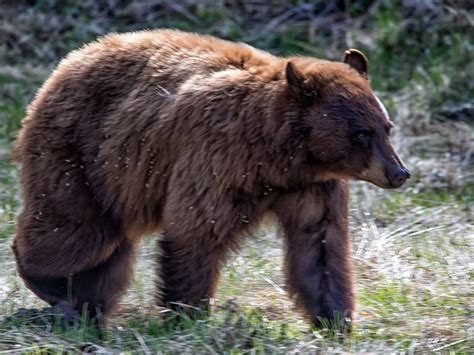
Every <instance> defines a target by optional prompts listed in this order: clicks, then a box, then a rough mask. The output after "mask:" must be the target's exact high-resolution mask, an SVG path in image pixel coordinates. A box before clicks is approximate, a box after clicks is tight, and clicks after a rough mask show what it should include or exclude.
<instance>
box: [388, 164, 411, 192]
mask: <svg viewBox="0 0 474 355" xmlns="http://www.w3.org/2000/svg"><path fill="white" fill-rule="evenodd" d="M410 176H411V174H410V172H409V171H408V169H407V168H405V167H401V166H396V167H395V168H393V169H391V171H390V172H389V173H388V174H387V177H388V181H389V182H390V185H391V186H392V187H393V188H395V189H396V188H398V187H400V186H402V185H403V184H404V183H405V182H406V181H407V180H408V179H409V178H410Z"/></svg>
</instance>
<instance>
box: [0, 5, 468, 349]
mask: <svg viewBox="0 0 474 355" xmlns="http://www.w3.org/2000/svg"><path fill="white" fill-rule="evenodd" d="M272 3H273V4H271V5H269V4H268V3H267V2H266V1H258V0H257V1H237V0H236V1H225V2H224V1H210V0H204V1H192V0H187V1H171V0H168V1H165V0H163V1H160V0H157V1H151V0H143V1H131V0H112V1H93V0H84V1H75V0H66V1H59V0H43V1H29V0H21V1H16V2H1V3H0V351H2V350H3V351H7V352H21V353H43V352H44V353H50V352H51V353H52V352H77V351H97V352H100V351H102V352H109V351H118V350H121V351H129V352H144V353H147V352H151V351H161V352H163V353H168V352H169V353H175V352H181V351H189V352H205V353H213V352H218V353H221V352H223V353H240V352H254V353H255V352H286V351H319V350H322V351H324V352H340V351H349V352H351V351H353V352H359V351H361V352H362V351H380V352H389V351H390V352H393V351H404V352H415V351H417V352H419V351H440V352H459V353H469V352H471V351H472V348H473V347H474V340H473V334H474V322H473V320H472V319H473V314H472V313H473V304H474V289H473V286H472V285H473V284H474V282H473V281H474V280H473V278H474V270H473V269H472V255H473V245H474V244H473V241H474V240H473V237H474V217H473V216H474V164H473V160H474V153H473V152H474V143H473V142H474V103H473V101H472V99H473V97H474V78H473V73H474V61H473V58H474V46H473V42H472V38H474V31H473V26H472V24H473V23H474V13H473V10H474V7H473V6H472V4H471V5H470V2H469V1H464V2H462V1H438V2H431V1H403V2H402V1H383V0H380V1H370V0H359V1H334V2H326V1H303V0H292V1H287V2H283V1H282V2H278V1H277V2H272ZM156 27H173V28H180V29H184V30H193V31H198V32H204V33H210V34H213V35H217V36H219V37H222V38H227V39H231V40H238V41H243V42H246V43H249V44H251V45H254V46H257V47H259V48H262V49H266V50H269V51H271V52H273V53H275V54H279V55H289V54H301V55H310V56H317V57H321V58H329V59H332V60H338V59H339V58H340V57H341V56H342V53H343V51H344V49H346V48H348V47H357V48H360V49H362V50H363V51H364V52H365V53H366V54H367V55H368V57H369V60H370V66H371V75H372V76H371V80H372V84H373V87H374V88H375V90H376V91H377V92H378V94H379V95H380V96H381V98H382V99H383V101H384V102H386V103H387V106H388V108H389V111H390V113H391V115H392V118H393V121H394V122H395V123H396V128H397V129H396V132H395V134H394V137H393V140H394V142H395V145H397V146H398V148H399V150H400V151H401V154H402V156H403V157H404V160H405V162H406V164H407V166H409V167H410V169H411V170H412V171H413V173H414V174H413V175H414V176H413V178H412V179H411V180H410V183H409V184H408V186H407V187H406V188H403V189H401V190H397V191H382V190H380V189H378V188H376V187H373V186H371V185H369V184H366V183H354V184H353V186H352V187H353V189H352V191H353V193H352V201H351V206H352V207H351V233H352V236H353V239H354V254H355V260H356V267H357V272H358V282H357V284H358V316H357V319H356V323H355V325H354V330H353V332H352V335H350V336H349V335H347V334H344V332H342V333H341V332H339V331H338V330H337V329H329V330H322V331H317V330H314V329H310V327H309V326H308V324H307V323H306V322H305V321H304V320H303V319H302V318H301V317H300V314H299V313H298V312H297V311H296V310H295V309H294V308H293V303H292V302H291V300H289V299H288V298H287V296H286V293H285V291H284V288H285V286H284V278H283V275H282V273H281V271H280V268H281V265H282V258H283V251H282V245H281V240H279V239H278V238H276V237H275V230H273V229H268V228H267V229H262V230H261V231H260V232H259V233H258V235H255V236H253V238H249V241H248V243H247V244H246V246H245V247H244V248H243V250H242V251H241V252H240V253H239V254H237V255H235V257H234V259H233V261H232V262H231V263H229V264H228V265H227V266H226V268H225V272H224V274H223V277H222V280H221V284H220V288H219V293H218V296H217V299H216V306H215V310H214V312H213V313H212V315H210V316H209V317H207V318H203V319H201V320H197V321H192V320H190V319H186V318H184V319H183V318H182V317H181V318H180V320H179V321H178V320H177V319H176V318H175V315H173V314H166V315H165V314H164V311H163V310H160V309H157V308H156V307H154V305H153V294H154V282H153V280H152V279H150V276H149V275H150V273H149V270H150V268H153V267H154V265H153V259H154V254H155V253H156V250H155V242H154V240H153V238H151V239H150V240H147V241H146V242H145V243H144V246H143V248H142V251H141V254H140V257H139V262H138V265H137V271H136V273H135V278H134V281H133V285H132V287H131V289H130V290H129V291H128V292H127V294H126V295H125V297H124V300H123V303H122V305H121V309H120V310H119V312H118V314H117V317H116V318H115V319H114V320H113V321H112V323H111V324H110V325H109V327H108V328H107V329H106V330H103V331H98V330H97V329H95V328H93V327H90V326H89V325H88V324H87V319H83V320H82V321H81V322H80V323H79V324H77V325H76V326H74V327H72V328H70V327H69V328H68V327H64V326H63V325H61V322H60V321H59V319H56V317H55V316H52V315H48V313H47V312H45V311H39V310H38V309H40V308H43V307H45V306H46V305H45V304H43V303H42V302H41V301H39V300H38V299H37V298H35V297H34V296H33V295H32V294H31V293H30V292H29V291H28V290H26V289H25V287H24V286H23V284H22V282H21V281H20V280H19V278H18V277H17V276H16V272H15V267H14V261H13V256H12V254H11V251H10V249H9V244H10V238H11V236H12V235H13V233H14V231H15V225H14V221H15V216H16V215H17V214H18V212H19V210H20V208H21V198H20V195H19V185H18V177H17V168H16V167H15V166H14V165H13V164H12V163H11V162H10V151H11V145H12V142H13V141H14V137H15V135H16V133H17V131H18V128H19V126H20V122H21V119H22V118H23V117H24V115H25V110H26V105H27V104H28V102H30V101H31V99H32V97H33V95H34V93H35V91H36V90H37V88H38V87H39V86H40V85H41V83H42V82H43V81H44V80H45V78H46V77H47V76H48V74H49V73H50V72H51V70H52V69H53V68H54V66H55V65H56V64H57V63H58V61H59V60H60V58H61V57H62V56H63V55H64V54H66V53H67V52H68V51H69V50H71V49H73V48H77V47H79V46H80V45H81V44H82V43H84V42H87V41H90V40H94V38H96V36H98V35H101V34H104V33H107V32H110V31H127V30H137V29H142V28H156ZM165 318H166V319H167V321H166V322H165V321H164V319H165Z"/></svg>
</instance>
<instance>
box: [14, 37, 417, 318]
mask: <svg viewBox="0 0 474 355" xmlns="http://www.w3.org/2000/svg"><path fill="white" fill-rule="evenodd" d="M391 126H392V124H391V122H390V120H389V117H388V115H387V112H386V110H385V109H384V107H383V105H382V104H381V102H380V101H379V100H378V99H377V97H376V96H375V95H374V94H373V93H372V91H371V88H370V85H369V81H368V71H367V59H366V57H365V56H364V55H363V54H362V53H361V52H359V51H357V50H348V51H346V53H345V59H344V62H342V63H337V62H329V61H324V60H318V59H314V58H305V57H291V58H280V57H276V56H273V55H271V54H269V53H266V52H264V51H260V50H257V49H255V48H253V47H250V46H248V45H245V44H236V43H231V42H227V41H223V40H219V39H216V38H213V37H209V36H203V35H198V34H192V33H184V32H180V31H173V30H155V31H145V32H135V33H127V34H112V35H108V36H105V37H103V38H101V39H100V40H98V41H97V42H94V43H91V44H88V45H86V46H85V47H84V48H82V49H79V50H77V51H74V52H72V53H70V54H69V55H68V56H67V57H66V58H65V59H64V60H63V61H62V62H61V63H60V64H59V66H58V68H57V69H56V70H55V71H54V73H53V74H52V75H51V77H50V78H49V79H48V81H47V82H46V83H45V84H44V85H43V87H42V88H41V89H40V90H39V92H38V94H37V96H36V98H35V100H34V101H33V103H32V104H31V105H30V106H29V108H28V114H27V117H26V118H25V119H24V121H23V127H22V129H21V131H20V134H19V136H18V140H17V144H16V148H15V153H14V154H15V157H16V160H17V161H18V162H19V163H20V165H21V184H22V192H23V199H24V208H23V211H22V212H21V214H20V215H19V216H18V223H17V230H16V235H15V237H14V240H13V250H14V253H15V256H16V260H17V266H18V272H19V274H20V276H21V277H22V278H23V280H24V281H25V283H26V285H27V286H28V287H29V288H30V289H31V290H32V291H33V292H34V293H36V294H37V295H38V296H39V297H41V298H42V299H43V300H45V301H46V302H49V303H50V304H51V305H53V306H56V307H58V308H60V309H61V310H62V311H64V312H65V313H66V314H69V315H74V314H77V313H76V312H77V311H81V310H82V308H83V307H87V309H88V311H89V312H90V313H91V315H92V316H94V315H97V314H98V313H97V312H100V314H105V315H107V314H109V313H110V311H111V310H112V309H113V308H114V306H115V305H116V303H117V301H118V298H119V295H120V294H121V293H122V292H123V291H124V290H125V289H126V287H127V285H128V284H129V281H130V277H131V268H132V264H133V259H134V255H135V252H136V249H137V244H138V242H139V240H140V238H141V237H142V236H143V235H146V234H149V233H151V232H157V231H160V232H161V233H162V234H161V235H162V237H161V239H160V240H159V244H160V248H161V251H160V253H159V256H158V258H159V261H158V265H159V271H158V272H159V275H160V279H161V282H160V284H159V285H158V292H157V294H159V295H160V297H159V299H160V304H161V305H170V306H173V305H179V304H189V305H192V306H203V305H205V304H206V300H209V298H210V297H212V295H213V293H214V291H215V288H216V282H217V280H218V275H219V268H220V267H221V265H222V264H223V263H224V261H225V260H226V256H227V255H228V254H229V251H231V250H235V249H237V248H238V246H239V244H241V242H242V239H243V238H244V237H245V236H247V235H249V231H251V230H252V229H255V228H256V227H258V225H259V222H260V221H261V220H262V218H263V217H264V215H266V214H272V215H274V216H276V218H277V220H278V221H279V224H280V226H281V229H282V231H283V234H284V239H285V241H286V248H287V250H286V275H287V279H288V288H289V291H290V293H291V294H292V295H293V296H294V297H295V299H296V301H297V304H298V305H300V306H301V307H302V308H303V309H304V310H305V313H306V315H307V316H308V317H309V319H310V320H311V321H312V322H313V323H314V324H316V325H319V324H320V323H319V322H320V320H321V319H322V318H328V319H333V318H334V317H335V314H337V313H338V312H340V313H341V314H347V316H348V317H351V316H352V312H353V309H354V290H353V276H352V274H353V270H352V269H353V265H352V260H351V244H350V239H349V236H348V221H347V218H348V189H347V182H346V181H347V179H360V180H366V181H369V182H372V183H374V184H376V185H378V186H381V187H383V188H396V187H399V186H401V185H402V184H403V183H404V182H405V180H406V179H407V178H408V177H409V176H410V175H409V172H408V170H407V169H406V168H405V167H404V165H403V163H402V162H401V160H400V158H399V157H398V156H397V154H396V152H395V151H394V149H393V147H392V145H391V144H390V142H389V133H390V128H391Z"/></svg>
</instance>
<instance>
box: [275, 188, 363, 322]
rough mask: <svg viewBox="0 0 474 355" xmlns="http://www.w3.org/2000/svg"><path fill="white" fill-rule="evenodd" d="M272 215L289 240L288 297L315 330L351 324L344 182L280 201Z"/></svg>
mask: <svg viewBox="0 0 474 355" xmlns="http://www.w3.org/2000/svg"><path fill="white" fill-rule="evenodd" d="M274 211H275V213H276V215H277V217H278V218H279V220H280V222H281V224H282V227H283V230H284V235H285V241H286V247H287V255H286V274H287V279H288V286H289V291H290V293H291V294H292V295H293V296H294V297H295V298H296V300H297V304H298V305H299V306H301V307H302V308H303V309H305V310H306V313H307V315H308V316H309V318H310V320H311V322H312V323H313V324H314V325H316V326H317V327H325V326H326V325H328V323H325V320H327V321H329V322H330V326H331V327H340V326H341V325H344V324H347V321H348V320H350V319H351V318H352V315H353V311H354V291H353V275H352V274H353V272H352V269H353V264H352V251H351V243H350V239H349V234H348V221H347V214H348V190H347V186H346V182H343V181H330V182H325V183H320V184H316V185H314V186H312V187H311V188H308V189H306V190H302V191H298V192H293V193H289V194H287V195H284V196H282V197H281V198H280V199H279V200H278V202H277V203H276V205H275V208H274Z"/></svg>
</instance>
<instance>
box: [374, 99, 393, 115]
mask: <svg viewBox="0 0 474 355" xmlns="http://www.w3.org/2000/svg"><path fill="white" fill-rule="evenodd" d="M374 98H375V100H377V103H378V104H379V107H380V110H382V112H383V114H384V115H385V118H386V119H387V120H389V121H390V116H389V115H388V111H387V108H386V107H385V105H384V104H383V103H382V101H381V100H380V99H379V98H378V97H377V95H375V94H374Z"/></svg>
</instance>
